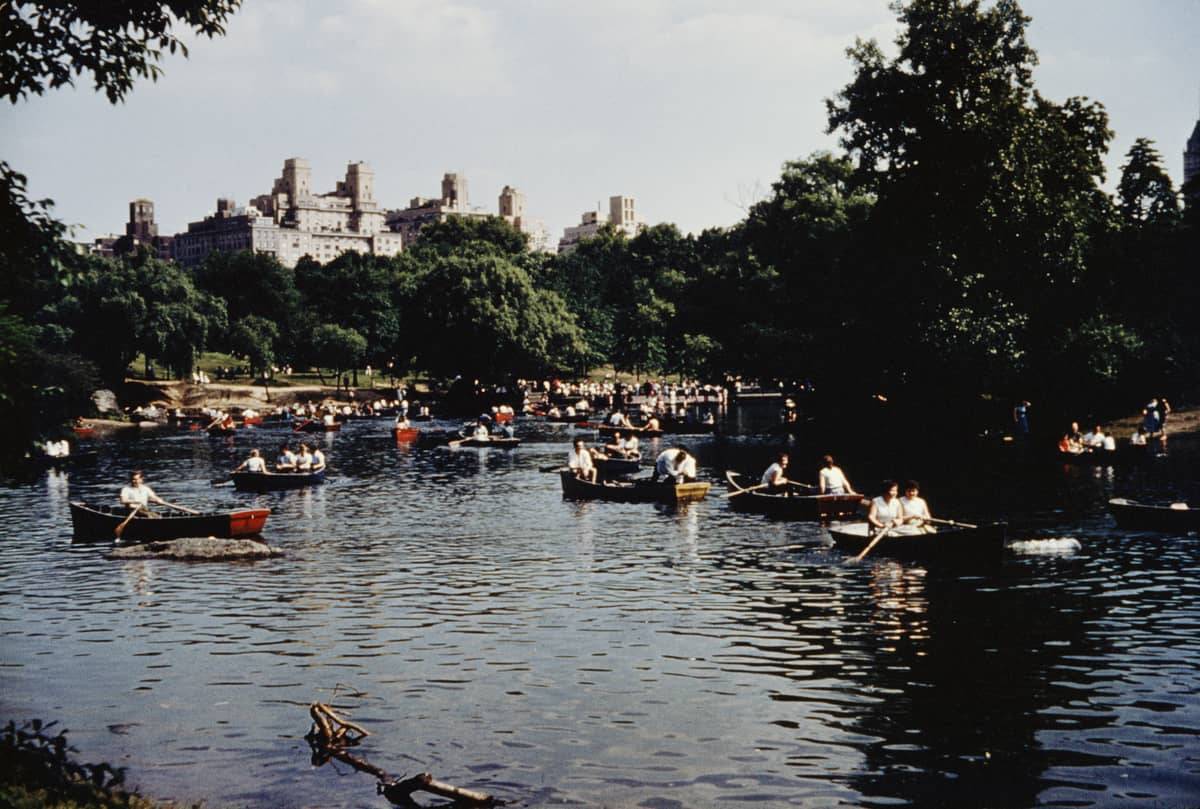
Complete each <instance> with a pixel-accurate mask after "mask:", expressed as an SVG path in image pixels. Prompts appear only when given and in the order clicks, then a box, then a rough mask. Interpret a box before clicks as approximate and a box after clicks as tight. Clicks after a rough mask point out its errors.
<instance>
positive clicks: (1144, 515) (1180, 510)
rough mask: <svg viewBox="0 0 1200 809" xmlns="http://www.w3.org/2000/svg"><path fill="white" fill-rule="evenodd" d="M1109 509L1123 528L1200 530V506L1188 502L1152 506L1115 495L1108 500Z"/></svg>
mask: <svg viewBox="0 0 1200 809" xmlns="http://www.w3.org/2000/svg"><path fill="white" fill-rule="evenodd" d="M1108 510H1109V511H1110V512H1112V515H1113V517H1114V518H1115V519H1116V521H1117V525H1119V526H1121V527H1122V528H1131V529H1134V530H1146V531H1163V532H1166V533H1172V534H1174V533H1179V534H1182V533H1187V532H1188V531H1200V508H1195V507H1189V506H1188V505H1187V504H1186V503H1172V504H1171V505H1166V506H1152V505H1149V504H1147V503H1139V502H1137V501H1136V500H1128V499H1126V498H1124V497H1114V498H1113V499H1112V500H1109V501H1108Z"/></svg>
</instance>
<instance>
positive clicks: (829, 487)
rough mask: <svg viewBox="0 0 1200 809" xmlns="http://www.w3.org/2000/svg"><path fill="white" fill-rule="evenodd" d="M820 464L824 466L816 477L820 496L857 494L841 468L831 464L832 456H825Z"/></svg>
mask: <svg viewBox="0 0 1200 809" xmlns="http://www.w3.org/2000/svg"><path fill="white" fill-rule="evenodd" d="M822 462H823V463H824V464H825V465H824V466H823V467H822V468H821V471H820V473H819V474H818V475H817V484H818V485H817V488H818V490H819V491H820V493H821V494H857V492H855V491H854V487H853V486H852V485H850V481H849V480H848V479H847V478H846V475H845V473H844V472H842V469H841V467H839V466H837V465H836V464H835V463H834V462H833V456H832V455H826V456H825V457H824V458H823V459H822Z"/></svg>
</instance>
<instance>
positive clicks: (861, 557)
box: [854, 525, 892, 562]
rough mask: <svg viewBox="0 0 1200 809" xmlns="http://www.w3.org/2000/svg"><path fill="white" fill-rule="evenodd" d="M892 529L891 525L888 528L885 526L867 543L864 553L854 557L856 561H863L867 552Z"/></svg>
mask: <svg viewBox="0 0 1200 809" xmlns="http://www.w3.org/2000/svg"><path fill="white" fill-rule="evenodd" d="M891 530H892V527H891V526H890V525H889V526H888V527H887V528H884V529H883V530H882V531H880V532H879V533H878V534H876V535H875V538H874V539H872V540H871V543H870V544H869V545H867V547H865V548H863V549H862V553H860V554H859V555H858V556H855V557H854V561H855V562H861V561H862V560H863V559H865V558H866V556H867V554H868V553H870V552H871V549H872V548H874V547H875V546H876V545H878V544H879V540H881V539H883V538H884V537H885V536H887V535H888V532H889V531H891Z"/></svg>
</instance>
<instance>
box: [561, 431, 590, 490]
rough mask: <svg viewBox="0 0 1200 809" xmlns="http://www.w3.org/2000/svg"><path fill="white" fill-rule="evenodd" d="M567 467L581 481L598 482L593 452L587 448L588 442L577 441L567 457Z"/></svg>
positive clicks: (580, 439)
mask: <svg viewBox="0 0 1200 809" xmlns="http://www.w3.org/2000/svg"><path fill="white" fill-rule="evenodd" d="M567 467H568V468H569V469H570V470H571V471H572V472H574V473H575V477H577V478H579V479H580V480H586V481H589V482H591V483H595V482H596V464H595V463H593V462H592V451H591V450H590V449H588V448H587V442H585V441H584V440H583V439H582V438H576V439H575V444H574V446H573V447H572V448H571V452H570V454H568V455H567Z"/></svg>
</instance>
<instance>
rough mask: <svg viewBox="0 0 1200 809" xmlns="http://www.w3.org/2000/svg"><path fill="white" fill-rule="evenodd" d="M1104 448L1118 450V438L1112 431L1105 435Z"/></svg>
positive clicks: (1111, 450) (1112, 450)
mask: <svg viewBox="0 0 1200 809" xmlns="http://www.w3.org/2000/svg"><path fill="white" fill-rule="evenodd" d="M1104 449H1105V450H1107V451H1108V452H1116V450H1117V439H1116V438H1114V437H1113V436H1112V434H1111V433H1109V434H1108V435H1106V436H1104Z"/></svg>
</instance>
